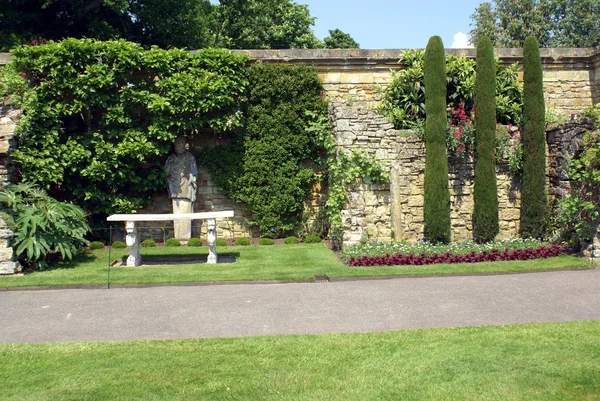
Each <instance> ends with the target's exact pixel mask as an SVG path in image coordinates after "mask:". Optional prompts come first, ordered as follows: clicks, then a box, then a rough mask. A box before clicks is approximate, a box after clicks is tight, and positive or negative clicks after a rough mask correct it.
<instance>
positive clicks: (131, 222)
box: [106, 210, 233, 266]
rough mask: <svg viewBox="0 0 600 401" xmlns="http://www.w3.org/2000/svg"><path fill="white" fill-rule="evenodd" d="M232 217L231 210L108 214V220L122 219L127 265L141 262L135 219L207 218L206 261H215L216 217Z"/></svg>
mask: <svg viewBox="0 0 600 401" xmlns="http://www.w3.org/2000/svg"><path fill="white" fill-rule="evenodd" d="M225 217H233V210H225V211H222V212H201V213H180V214H113V215H111V216H108V218H107V219H106V220H108V221H124V222H125V230H126V231H127V237H126V239H125V241H126V243H127V247H128V248H129V257H128V258H127V266H139V265H141V264H142V257H141V255H140V239H139V236H138V232H137V227H136V225H135V222H136V221H171V220H208V221H207V223H208V234H207V240H208V259H207V263H217V223H216V219H219V218H225Z"/></svg>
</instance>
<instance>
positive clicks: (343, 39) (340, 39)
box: [323, 29, 360, 49]
mask: <svg viewBox="0 0 600 401" xmlns="http://www.w3.org/2000/svg"><path fill="white" fill-rule="evenodd" d="M323 42H324V43H325V48H326V49H359V48H360V45H359V44H358V43H357V42H356V41H355V40H354V39H353V38H352V36H350V34H348V33H345V32H342V31H341V30H339V29H334V30H333V31H329V36H328V37H326V38H325V39H323Z"/></svg>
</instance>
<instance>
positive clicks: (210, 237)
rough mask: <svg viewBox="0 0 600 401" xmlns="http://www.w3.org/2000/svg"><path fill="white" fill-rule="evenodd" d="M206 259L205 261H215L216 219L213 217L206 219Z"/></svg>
mask: <svg viewBox="0 0 600 401" xmlns="http://www.w3.org/2000/svg"><path fill="white" fill-rule="evenodd" d="M207 225H208V233H207V242H208V259H207V260H206V262H207V263H217V221H216V220H215V219H208V220H207Z"/></svg>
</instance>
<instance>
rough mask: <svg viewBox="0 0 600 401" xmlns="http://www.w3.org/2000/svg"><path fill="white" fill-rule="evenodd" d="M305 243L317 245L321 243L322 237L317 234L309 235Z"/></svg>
mask: <svg viewBox="0 0 600 401" xmlns="http://www.w3.org/2000/svg"><path fill="white" fill-rule="evenodd" d="M304 242H305V243H307V244H316V243H318V242H321V237H319V236H318V235H316V234H310V235H307V236H306V238H304Z"/></svg>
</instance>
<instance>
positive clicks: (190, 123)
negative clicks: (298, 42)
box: [12, 39, 246, 214]
mask: <svg viewBox="0 0 600 401" xmlns="http://www.w3.org/2000/svg"><path fill="white" fill-rule="evenodd" d="M12 55H13V60H12V62H13V63H14V65H15V67H16V68H17V70H19V71H21V72H23V73H25V74H26V80H27V83H28V85H29V87H30V89H29V90H28V91H27V93H26V94H25V98H24V103H23V110H24V112H25V114H24V116H23V118H21V120H20V123H19V128H18V139H19V148H18V150H16V151H15V152H14V154H13V157H14V159H15V161H16V162H17V163H18V164H19V166H20V171H21V173H22V176H23V180H24V181H26V182H34V183H38V184H39V185H41V186H42V187H44V188H46V189H48V190H49V192H50V194H51V195H53V196H55V197H57V198H59V199H69V200H73V201H76V202H77V203H78V204H79V205H81V206H82V207H84V208H85V209H86V210H89V211H90V212H92V213H104V214H112V213H124V212H125V213H129V212H132V211H134V210H136V209H139V208H141V207H142V206H144V205H145V204H146V203H147V202H148V200H149V198H150V194H151V193H152V192H153V191H157V190H162V189H163V187H164V167H163V165H164V156H166V154H167V153H168V152H169V150H170V147H171V145H172V142H173V139H174V138H175V137H176V136H177V135H178V134H182V133H186V134H188V135H193V134H194V132H196V130H197V129H198V128H202V127H208V126H210V127H212V128H213V129H215V131H217V132H221V131H224V130H225V129H234V128H236V127H239V126H241V125H242V124H243V121H242V117H243V116H242V113H241V111H240V104H241V102H243V100H244V92H245V86H246V78H245V68H246V67H245V63H246V58H245V57H243V56H238V55H233V54H231V53H229V52H226V51H220V50H204V51H201V52H199V53H196V54H190V53H189V52H187V51H184V50H178V49H172V50H160V49H157V48H153V49H151V50H144V49H142V48H141V47H140V46H139V45H136V44H134V43H129V42H125V41H108V42H97V41H93V40H74V39H69V40H65V41H63V42H61V43H50V44H47V45H43V46H25V47H19V48H17V49H14V50H13V52H12Z"/></svg>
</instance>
